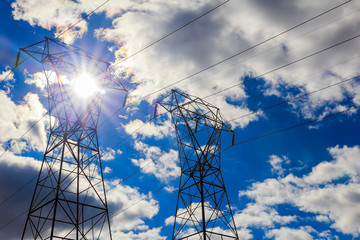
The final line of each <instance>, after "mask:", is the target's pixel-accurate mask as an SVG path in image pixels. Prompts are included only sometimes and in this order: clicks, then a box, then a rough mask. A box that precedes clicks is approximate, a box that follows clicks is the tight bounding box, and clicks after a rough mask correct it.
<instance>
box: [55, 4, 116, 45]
mask: <svg viewBox="0 0 360 240" xmlns="http://www.w3.org/2000/svg"><path fill="white" fill-rule="evenodd" d="M108 2H110V0H106V1H105V2H103V3H102V4H100V5H99V6H98V7H97V8H95V9H94V10H92V11H91V12H90V13H88V14H86V15H85V16H84V17H82V18H81V19H79V20H78V21H77V22H76V23H74V24H73V25H71V26H70V27H68V28H67V29H66V30H65V31H64V32H62V33H60V34H59V35H55V38H59V37H60V36H62V35H63V34H64V33H66V32H67V31H69V30H70V29H72V28H73V27H75V26H76V25H78V24H79V23H80V22H82V21H84V20H85V19H86V18H88V17H89V16H91V15H92V14H93V13H94V12H96V11H97V10H98V9H100V8H101V7H102V6H104V5H105V4H107V3H108Z"/></svg>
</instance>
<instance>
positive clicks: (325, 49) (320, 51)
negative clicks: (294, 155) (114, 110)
mask: <svg viewBox="0 0 360 240" xmlns="http://www.w3.org/2000/svg"><path fill="white" fill-rule="evenodd" d="M359 36H360V35H357V36H355V37H352V38H350V39H347V40H344V41H342V42H340V43H337V44H335V45H332V46H330V47H327V48H324V49H322V50H319V51H317V52H315V53H312V54H310V55H308V56H305V57H303V58H300V59H298V60H295V61H292V62H290V63H288V64H285V65H283V66H281V67H278V68H275V69H273V70H271V71H269V72H266V73H263V74H261V75H258V76H256V77H253V78H251V79H248V80H245V81H242V82H241V83H239V84H236V85H233V86H231V87H228V88H226V89H223V90H220V91H218V92H215V93H213V94H210V95H208V96H206V97H204V99H205V98H208V97H210V96H213V95H216V94H219V93H221V92H224V91H226V90H229V89H231V88H233V87H235V86H238V85H240V84H244V83H246V82H249V81H252V80H255V79H257V78H259V77H263V76H265V75H267V74H269V73H272V72H275V71H277V70H279V69H281V68H284V67H287V66H289V65H292V64H294V63H297V62H300V61H302V60H305V59H307V58H309V57H312V56H314V55H316V54H319V53H322V52H324V51H327V50H329V49H331V48H334V47H336V46H338V45H340V44H343V43H345V42H348V41H351V40H353V39H355V38H357V37H359ZM346 81H350V80H349V79H348V80H346ZM346 81H343V82H346ZM340 83H341V82H340ZM340 83H338V84H340ZM338 84H335V85H338ZM335 85H333V86H335ZM329 87H331V86H328V87H325V88H324V89H326V88H329ZM324 89H322V90H324ZM317 91H320V90H317ZM309 94H311V93H308V94H305V95H304V96H307V95H309ZM147 96H149V95H147ZM147 96H145V97H143V98H140V99H139V100H142V99H144V98H146V97H147ZM298 98H300V97H297V98H296V99H298ZM139 100H138V101H139ZM293 100H294V99H293ZM289 101H290V100H287V101H284V102H282V103H279V104H277V105H276V106H278V105H281V104H284V103H286V102H289ZM133 102H136V101H133ZM133 102H131V103H128V104H126V105H124V106H123V107H122V108H124V107H126V106H128V105H130V104H132V103H133ZM272 107H275V106H270V107H268V108H272ZM122 108H121V109H122ZM259 111H260V110H259ZM252 114H254V113H252ZM250 115H251V114H250ZM44 116H45V115H44ZM44 116H43V117H44ZM112 116H114V114H113V115H111V116H110V117H109V118H107V119H106V120H105V121H103V122H102V123H101V124H100V125H99V127H100V126H101V125H102V124H104V123H105V122H106V121H108V120H109V119H110V118H111V117H112ZM43 117H42V118H43ZM241 117H243V116H241ZM241 117H239V118H241ZM42 118H41V119H42ZM41 119H40V120H41ZM40 120H39V121H40ZM152 120H153V118H151V119H149V120H148V121H147V122H145V123H144V124H143V125H142V126H140V127H139V128H138V129H136V130H135V131H133V132H132V133H131V134H130V135H128V136H127V137H125V138H124V139H123V140H121V141H120V142H119V143H118V144H116V145H115V146H114V147H117V146H118V145H119V144H121V143H122V142H124V141H126V140H127V139H128V138H129V137H130V136H132V135H133V134H135V132H137V131H138V130H140V129H141V128H142V127H144V126H145V125H146V124H147V123H148V122H150V121H152ZM233 120H235V119H232V120H230V121H233ZM39 121H38V122H39ZM38 122H36V123H35V124H34V125H33V126H32V127H31V128H33V127H34V126H35V125H36V124H37V123H38ZM31 128H30V129H31ZM30 129H29V130H28V131H30ZM28 131H27V132H28ZM27 132H25V133H24V134H23V135H22V137H23V136H24V135H25V134H26V133H27ZM22 137H21V138H22ZM19 140H20V139H18V140H16V142H14V143H13V144H12V145H11V146H10V148H11V147H12V146H13V145H14V144H16V143H17V142H18V141H19ZM10 148H9V149H10ZM9 149H7V150H6V151H5V152H4V153H3V154H2V155H0V157H2V156H3V155H4V154H5V153H6V152H7V151H8V150H9Z"/></svg>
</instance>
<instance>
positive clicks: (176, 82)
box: [100, 0, 352, 126]
mask: <svg viewBox="0 0 360 240" xmlns="http://www.w3.org/2000/svg"><path fill="white" fill-rule="evenodd" d="M351 1H352V0H348V1H346V2H343V3H341V4H339V5H337V6H335V7H333V8H331V9H329V10H326V11H324V12H322V13H320V14H318V15H316V16H314V17H312V18H309V19H307V20H305V21H303V22H301V23H299V24H297V25H295V26H293V27H291V28H289V29H287V30H285V31H282V32H280V33H278V34H276V35H274V36H272V37H270V38H267V39H265V40H263V41H261V42H259V43H257V44H255V45H252V46H250V47H249V48H247V49H244V50H241V51H239V52H237V53H235V54H233V55H231V56H230V57H227V58H225V59H223V60H220V61H218V62H216V63H214V64H212V65H210V66H208V67H205V68H203V69H201V70H199V71H197V72H195V73H192V74H190V75H188V76H187V77H184V78H182V79H179V80H177V81H175V82H173V83H171V84H168V85H166V86H164V87H162V88H160V89H158V90H155V91H153V92H151V93H149V94H146V95H145V96H143V97H141V98H139V99H137V100H135V101H132V102H130V103H128V104H126V105H125V106H123V107H121V108H119V109H117V110H116V111H115V112H114V113H113V114H111V115H110V116H109V117H108V118H106V119H105V120H104V121H103V122H102V123H101V124H100V126H101V125H103V124H104V123H105V122H107V121H108V120H109V119H111V118H112V117H114V116H115V115H116V114H117V113H118V112H120V111H121V110H122V109H123V108H124V107H126V106H129V105H131V104H134V103H136V102H138V101H141V100H144V99H146V98H148V97H150V96H152V95H154V94H156V93H159V92H162V91H163V90H166V89H168V88H170V87H172V86H174V85H176V84H178V83H181V82H183V81H185V80H188V79H190V78H192V77H194V76H196V75H199V74H200V73H203V72H205V71H207V70H210V69H212V68H214V67H216V66H218V65H220V64H222V63H224V62H227V61H229V60H231V59H233V58H235V57H237V56H239V55H241V54H243V53H246V52H248V51H250V50H252V49H254V48H256V47H258V46H260V45H262V44H265V43H267V42H269V41H271V40H273V39H275V38H277V37H279V36H281V35H284V34H285V33H288V32H290V31H292V30H294V29H296V28H298V27H300V26H302V25H304V24H307V23H309V22H311V21H313V20H315V19H317V18H319V17H321V16H323V15H325V14H327V13H329V12H331V11H334V10H335V9H338V8H340V7H342V6H344V5H346V4H348V3H350V2H351Z"/></svg>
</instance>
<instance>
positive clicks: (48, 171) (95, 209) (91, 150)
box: [21, 38, 126, 240]
mask: <svg viewBox="0 0 360 240" xmlns="http://www.w3.org/2000/svg"><path fill="white" fill-rule="evenodd" d="M21 51H22V52H25V53H26V54H28V55H29V56H31V57H32V58H34V59H35V60H37V61H38V62H39V63H41V66H42V69H43V73H44V76H45V78H46V79H45V80H46V89H47V98H48V106H47V107H48V113H49V115H50V117H49V126H50V127H49V137H48V143H47V147H46V150H45V153H44V158H43V162H42V165H41V169H40V172H39V176H38V179H37V183H36V188H35V191H34V195H33V198H32V201H31V206H30V210H29V213H28V216H27V220H26V224H25V228H24V232H23V235H22V239H54V240H55V239H93V240H95V239H111V229H110V221H109V213H108V204H107V199H106V194H105V186H104V180H103V172H102V166H101V159H100V149H99V142H98V133H97V126H98V121H99V115H100V110H101V105H102V99H103V95H102V92H101V91H98V92H96V93H95V94H94V96H91V98H89V99H87V100H86V101H84V100H83V99H78V98H77V97H76V95H75V94H74V93H73V92H72V91H73V90H72V85H71V80H72V79H74V78H76V77H77V76H79V75H80V74H81V73H82V72H84V71H86V72H87V73H89V74H91V75H92V76H93V77H95V78H96V80H97V82H98V84H99V85H100V86H99V87H100V88H106V87H111V88H116V89H119V90H122V91H126V90H125V88H124V86H123V85H122V84H121V83H120V81H119V79H118V77H117V76H116V75H115V73H114V71H113V70H112V68H111V67H110V65H109V64H108V63H107V62H105V61H102V60H101V59H98V58H96V57H94V56H92V55H91V54H89V53H87V52H85V51H84V50H82V49H79V48H75V47H71V46H68V45H66V44H64V43H62V42H59V41H57V40H54V39H50V38H45V39H44V40H43V41H41V42H38V43H36V44H33V45H31V46H29V47H27V48H23V49H21Z"/></svg>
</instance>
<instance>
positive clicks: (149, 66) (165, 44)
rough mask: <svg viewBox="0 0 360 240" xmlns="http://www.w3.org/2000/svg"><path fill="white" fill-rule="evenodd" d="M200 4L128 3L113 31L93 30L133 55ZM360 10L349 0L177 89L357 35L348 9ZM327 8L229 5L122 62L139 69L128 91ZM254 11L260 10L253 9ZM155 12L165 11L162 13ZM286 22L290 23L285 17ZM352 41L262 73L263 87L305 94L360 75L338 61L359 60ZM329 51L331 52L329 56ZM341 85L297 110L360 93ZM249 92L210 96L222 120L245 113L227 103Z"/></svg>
mask: <svg viewBox="0 0 360 240" xmlns="http://www.w3.org/2000/svg"><path fill="white" fill-rule="evenodd" d="M339 3H340V1H336V2H334V3H333V5H332V6H335V5H336V4H339ZM198 4H199V5H197V6H194V5H192V4H189V5H188V6H186V5H182V4H180V3H179V4H177V5H176V6H175V5H174V4H173V3H172V2H168V1H160V0H159V1H156V2H152V3H151V5H150V4H147V3H143V4H139V5H136V6H132V11H128V12H126V11H125V13H124V14H122V15H121V16H119V17H118V18H116V19H115V20H114V21H113V27H112V28H108V29H103V28H101V29H98V30H97V31H96V34H97V35H98V37H99V38H100V39H102V40H106V41H113V42H116V43H118V44H119V46H122V52H123V51H127V54H128V55H131V54H132V53H133V52H135V51H136V50H138V49H140V48H141V47H142V46H145V45H146V44H147V43H148V42H149V40H148V39H154V38H155V37H156V36H161V35H162V34H163V33H164V32H166V31H167V30H169V29H171V26H174V25H179V22H184V21H185V20H184V19H185V16H187V19H191V17H194V16H197V15H198V14H199V13H200V12H201V11H203V10H204V9H205V8H206V9H209V8H210V6H211V5H213V3H210V2H209V1H199V2H198ZM179 5H181V6H179ZM204 6H206V7H204ZM357 7H358V3H355V2H352V3H350V4H348V5H347V6H345V7H342V8H340V9H339V10H336V11H334V12H332V13H331V14H328V15H325V16H324V17H322V18H319V19H317V20H316V21H313V22H312V23H311V24H307V25H304V26H303V27H300V28H298V29H296V30H295V31H292V32H290V33H288V34H285V35H284V36H282V37H279V38H277V39H276V40H274V41H271V42H269V43H267V44H264V45H262V46H261V47H258V48H256V49H253V50H252V51H250V52H248V53H246V54H243V55H242V57H240V58H238V59H236V60H233V61H230V62H228V63H226V64H223V65H221V66H219V67H217V68H214V69H212V70H209V71H207V72H206V73H205V74H201V75H199V76H197V77H194V78H192V79H191V80H187V81H185V82H183V83H180V84H178V85H177V86H178V87H179V88H181V89H182V90H184V91H187V92H189V93H191V94H194V95H197V96H200V97H204V96H207V95H209V94H211V93H214V92H217V91H219V90H222V89H225V88H226V87H228V86H231V85H234V84H236V83H240V78H241V77H242V76H246V75H249V74H251V73H252V74H251V75H258V74H261V73H264V72H267V71H269V70H271V69H274V68H276V67H278V66H281V65H283V64H286V63H288V62H291V61H293V60H295V59H298V58H301V57H303V56H306V55H308V54H310V53H312V52H314V51H317V50H320V49H323V48H324V47H326V46H331V45H332V44H335V43H337V42H339V41H341V40H344V39H346V38H349V37H351V36H353V35H354V34H353V33H356V31H355V29H354V24H353V23H354V22H358V21H359V20H358V19H357V18H356V14H353V12H354V10H353V9H356V8H357ZM329 8H330V6H329V4H328V2H327V1H317V2H316V3H315V2H313V1H310V0H302V1H299V2H296V3H295V2H294V3H288V2H286V1H278V2H276V3H274V4H269V3H268V2H267V1H245V2H241V3H239V2H236V1H235V2H229V3H227V4H225V5H224V6H222V7H221V8H219V9H217V10H216V11H214V12H213V13H211V14H209V15H208V16H206V17H204V18H203V19H201V20H199V21H197V22H196V23H194V24H193V25H191V26H189V27H187V28H186V29H184V30H182V31H181V33H176V34H174V35H173V36H171V37H169V38H168V39H166V40H164V41H162V42H161V43H160V44H158V45H156V46H153V47H152V48H150V49H147V50H146V51H144V52H142V53H141V54H139V55H138V56H136V57H134V58H133V59H132V60H130V61H127V62H126V63H124V64H122V65H125V66H132V65H134V66H136V67H135V70H134V71H135V74H136V76H138V77H139V78H141V79H143V81H142V83H141V84H140V85H139V86H138V87H137V89H136V90H135V91H134V92H133V93H132V94H133V96H144V95H146V94H147V93H150V92H152V91H154V90H156V89H160V88H161V87H163V86H166V85H168V84H169V83H172V82H174V81H176V80H179V79H182V78H183V77H185V76H187V75H190V74H192V73H194V72H196V71H197V70H199V69H202V68H204V67H206V66H209V65H211V64H212V63H215V62H217V61H219V60H221V59H224V58H226V57H228V56H231V54H233V53H235V52H237V51H240V50H242V49H246V48H247V47H249V46H252V45H254V44H256V43H258V42H260V41H262V40H264V39H266V38H269V37H271V36H274V35H276V34H277V33H279V32H282V31H284V30H285V29H287V28H289V27H292V26H294V25H296V24H298V23H300V22H302V21H304V20H306V19H309V18H310V17H312V16H315V15H316V14H318V13H319V12H322V11H324V10H327V9H329ZM253 12H256V13H257V14H252V13H253ZM158 16H162V18H159V17H158ZM163 19H166V21H164V20H163ZM284 19H287V20H286V21H284ZM130 23H131V24H130ZM154 25H156V26H157V27H156V29H154V28H153V27H152V26H154ZM146 29H153V31H146ZM325 32H326V33H330V32H331V35H330V36H328V35H329V34H325ZM139 33H142V34H139ZM290 40H291V41H290ZM357 45H358V44H357V43H349V44H347V45H345V47H338V48H335V49H333V50H331V51H329V53H325V54H321V55H317V56H315V57H313V58H311V59H309V60H307V61H304V62H302V63H301V64H297V65H296V66H294V67H288V68H284V69H282V70H279V71H277V72H276V73H274V74H269V75H266V76H265V81H266V82H267V87H266V90H265V91H267V92H268V93H269V92H271V90H273V92H278V91H276V90H278V89H283V88H291V87H295V88H298V89H299V90H301V91H303V92H309V91H313V90H315V89H318V88H320V87H323V86H324V85H328V84H331V83H334V82H337V81H339V80H341V79H343V78H346V77H349V76H353V75H355V74H356V73H357V72H358V70H357V69H358V68H357V64H356V62H346V65H345V66H344V64H342V65H341V64H340V65H337V64H339V62H342V61H344V60H346V59H348V58H355V57H357V56H358V54H357V53H355V52H354V51H352V49H353V48H354V47H356V46H357ZM299 46H301V47H299ZM328 54H331V57H329V55H328ZM154 59H156V61H154ZM168 63H171V64H168ZM163 66H167V67H166V68H164V67H163ZM314 73H316V74H314ZM311 74H312V75H311ZM346 86H347V85H346V84H345V85H343V86H339V87H333V88H331V89H329V90H327V91H324V92H321V93H318V94H316V95H311V97H308V98H306V99H305V100H302V101H297V104H296V105H293V107H296V109H297V110H300V111H302V113H303V115H304V117H307V118H310V117H314V112H315V111H316V110H318V109H319V108H321V107H323V106H324V105H329V106H330V107H329V108H328V109H324V110H323V111H325V112H331V111H332V110H333V108H334V107H336V104H337V103H339V102H341V101H342V100H343V99H345V98H347V97H348V96H347V93H349V92H350V91H351V92H352V93H353V97H351V98H352V99H354V101H355V99H358V98H359V97H358V94H357V93H354V91H352V90H349V89H347V87H346ZM155 97H156V96H155V95H154V96H152V97H151V99H150V101H151V100H153V99H154V98H155ZM246 97H247V95H246V93H245V90H244V88H243V87H241V86H239V87H236V88H234V89H232V90H231V91H226V92H223V93H222V94H219V95H217V96H215V97H212V98H210V99H208V100H209V101H210V102H212V103H214V104H215V105H217V106H219V107H220V108H221V109H222V111H223V112H224V115H225V116H226V117H227V118H232V117H235V114H233V113H234V112H235V113H238V115H241V114H239V112H241V111H243V112H248V111H249V110H248V109H247V108H246V105H242V106H241V107H240V106H237V107H235V106H234V105H232V104H229V103H228V102H227V101H226V100H227V99H232V100H237V101H238V102H241V103H242V102H243V100H245V99H246ZM283 97H287V96H283ZM238 115H237V116H238ZM252 117H253V116H252ZM254 120H256V118H254V117H253V118H252V119H242V121H241V122H240V121H239V122H237V123H236V124H235V125H236V126H241V127H244V126H246V125H247V124H248V123H249V121H254Z"/></svg>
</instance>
